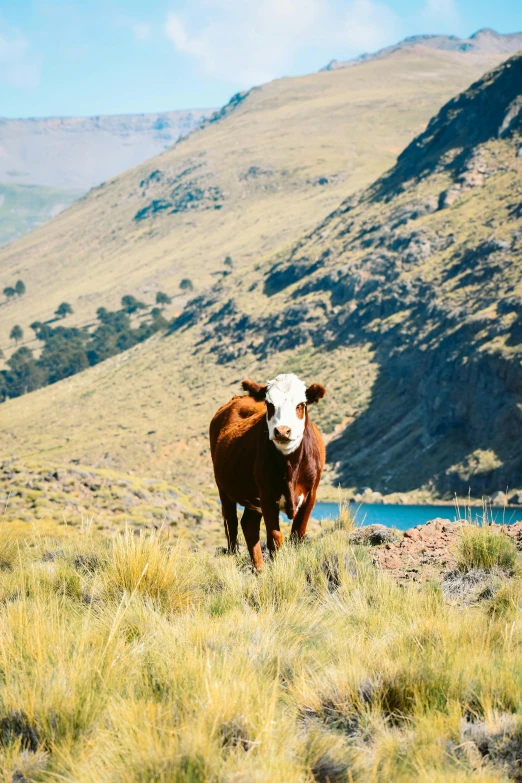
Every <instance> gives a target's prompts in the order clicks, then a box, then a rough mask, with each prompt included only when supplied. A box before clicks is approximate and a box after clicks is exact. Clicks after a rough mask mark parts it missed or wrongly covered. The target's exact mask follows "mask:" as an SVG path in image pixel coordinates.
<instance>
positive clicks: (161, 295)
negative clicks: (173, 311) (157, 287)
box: [156, 291, 172, 305]
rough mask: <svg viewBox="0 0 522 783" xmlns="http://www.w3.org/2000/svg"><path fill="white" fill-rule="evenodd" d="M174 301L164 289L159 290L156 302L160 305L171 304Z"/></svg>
mask: <svg viewBox="0 0 522 783" xmlns="http://www.w3.org/2000/svg"><path fill="white" fill-rule="evenodd" d="M171 302H172V299H171V298H170V296H169V295H168V294H166V293H165V292H164V291H158V293H157V294H156V304H158V305H169V304H170V303H171Z"/></svg>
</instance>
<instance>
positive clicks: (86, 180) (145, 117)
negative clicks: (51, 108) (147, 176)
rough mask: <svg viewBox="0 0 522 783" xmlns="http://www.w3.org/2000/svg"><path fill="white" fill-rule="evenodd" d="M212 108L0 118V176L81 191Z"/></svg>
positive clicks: (165, 143) (159, 146) (148, 153)
mask: <svg viewBox="0 0 522 783" xmlns="http://www.w3.org/2000/svg"><path fill="white" fill-rule="evenodd" d="M212 112H213V110H212V109H201V110H200V109H198V110H194V111H167V112H162V113H160V114H127V115H119V116H118V115H115V116H100V117H46V118H38V119H22V120H8V119H0V182H6V183H10V184H17V185H45V186H46V187H55V188H74V189H76V190H83V191H84V192H85V191H87V190H89V188H92V187H93V186H94V185H99V184H100V182H103V181H104V180H106V179H109V178H110V177H114V176H116V174H120V173H121V172H122V171H125V170H126V169H129V168H132V167H133V166H137V165H138V164H139V163H143V161H144V160H147V158H153V157H154V155H159V153H160V152H163V150H166V149H168V147H171V146H172V145H173V144H175V142H176V141H177V140H178V139H179V138H180V136H185V135H186V134H187V133H190V131H191V130H193V129H194V128H195V127H196V126H197V125H199V123H200V122H201V121H202V120H203V118H204V117H207V116H209V115H210V114H212Z"/></svg>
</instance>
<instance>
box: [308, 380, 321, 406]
mask: <svg viewBox="0 0 522 783" xmlns="http://www.w3.org/2000/svg"><path fill="white" fill-rule="evenodd" d="M325 394H326V389H325V388H324V386H321V384H320V383H312V385H311V386H309V387H308V389H307V390H306V401H307V403H308V404H309V405H312V404H313V403H314V402H319V400H322V399H323V397H324V395H325Z"/></svg>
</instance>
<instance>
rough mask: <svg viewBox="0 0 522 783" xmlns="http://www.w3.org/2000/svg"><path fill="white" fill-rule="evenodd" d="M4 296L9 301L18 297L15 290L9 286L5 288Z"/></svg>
mask: <svg viewBox="0 0 522 783" xmlns="http://www.w3.org/2000/svg"><path fill="white" fill-rule="evenodd" d="M4 296H6V297H7V299H11V297H13V296H16V291H15V289H14V288H13V287H12V286H10V285H8V286H7V288H4Z"/></svg>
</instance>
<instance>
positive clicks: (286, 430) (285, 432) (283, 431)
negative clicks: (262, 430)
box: [274, 426, 291, 438]
mask: <svg viewBox="0 0 522 783" xmlns="http://www.w3.org/2000/svg"><path fill="white" fill-rule="evenodd" d="M290 432H291V430H290V427H284V426H280V427H274V435H275V436H276V438H289V437H290Z"/></svg>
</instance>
